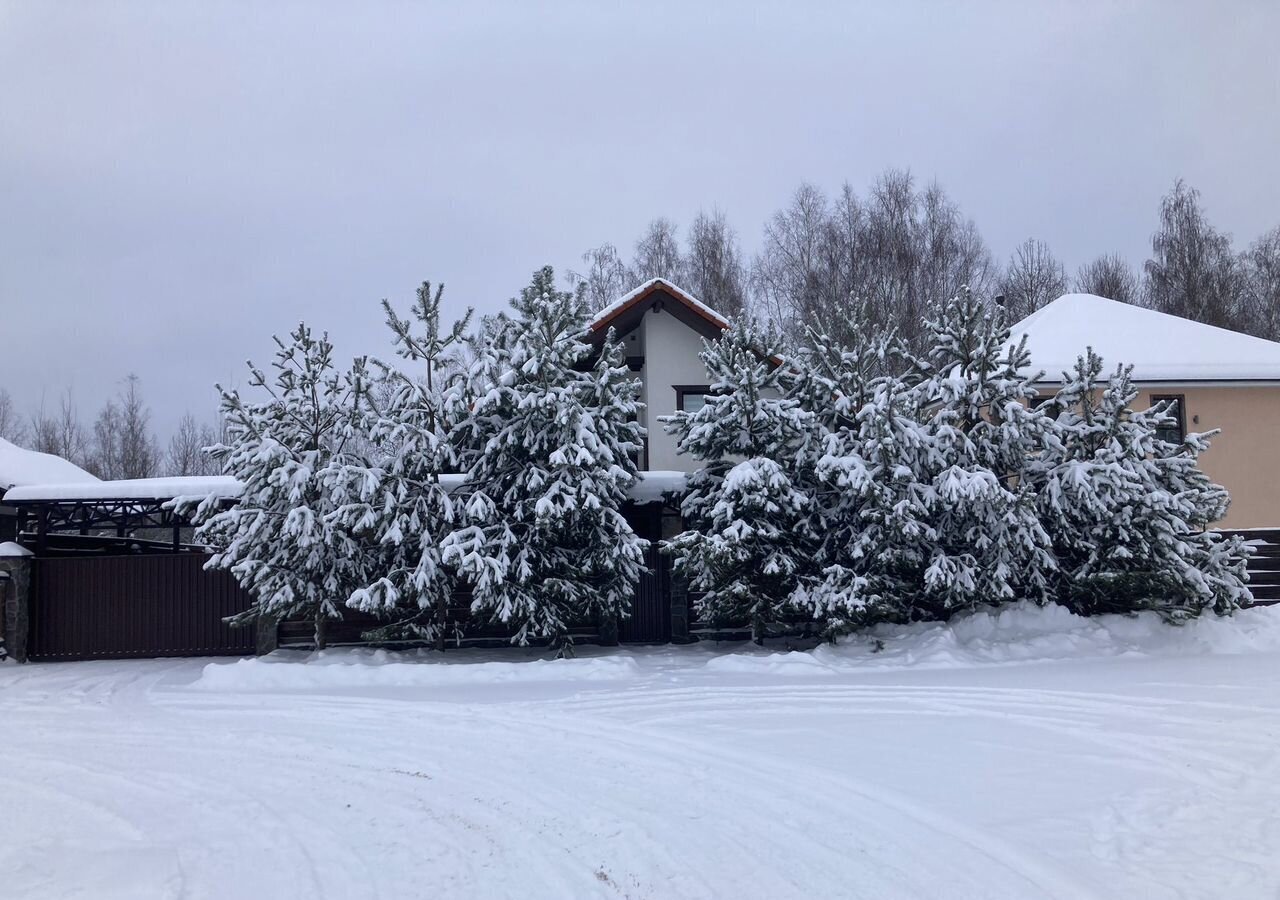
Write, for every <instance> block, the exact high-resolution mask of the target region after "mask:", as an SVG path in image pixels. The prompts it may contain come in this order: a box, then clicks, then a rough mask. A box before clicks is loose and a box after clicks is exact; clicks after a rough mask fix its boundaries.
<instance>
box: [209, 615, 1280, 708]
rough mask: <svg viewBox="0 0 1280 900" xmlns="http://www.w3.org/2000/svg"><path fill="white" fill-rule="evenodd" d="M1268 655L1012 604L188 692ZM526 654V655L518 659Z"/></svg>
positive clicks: (404, 663)
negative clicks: (813, 640) (748, 639)
mask: <svg viewBox="0 0 1280 900" xmlns="http://www.w3.org/2000/svg"><path fill="white" fill-rule="evenodd" d="M1277 650H1280V609H1273V608H1271V607H1259V608H1256V609H1250V610H1243V611H1241V612H1238V613H1236V614H1235V615H1234V616H1231V617H1226V618H1219V617H1217V616H1205V617H1203V618H1200V619H1196V620H1194V621H1192V622H1189V623H1187V624H1185V625H1169V624H1166V623H1165V622H1164V621H1163V620H1162V619H1160V617H1159V616H1157V615H1156V614H1154V613H1140V614H1138V615H1135V616H1119V615H1107V616H1097V617H1094V618H1085V617H1082V616H1077V615H1074V614H1073V613H1071V612H1070V611H1068V610H1067V609H1065V608H1064V607H1061V606H1057V605H1056V604H1050V605H1048V606H1045V607H1038V606H1036V605H1034V604H1031V603H1019V604H1014V605H1012V606H1008V607H1004V608H1001V609H987V610H980V611H978V612H974V613H968V614H965V615H962V616H958V617H957V618H955V619H954V620H952V621H951V622H947V623H938V622H932V623H917V624H914V625H898V626H883V625H882V626H877V627H876V628H873V629H871V630H870V631H868V632H866V633H865V634H862V635H858V636H856V637H851V638H847V639H845V640H843V641H841V642H840V643H838V644H835V645H827V644H824V645H821V646H819V647H817V648H815V649H813V650H811V651H797V652H788V651H785V650H779V649H776V648H767V647H765V648H761V647H754V646H752V645H749V644H723V645H719V646H717V647H712V646H709V645H707V644H700V645H695V646H691V647H669V648H663V649H661V650H659V651H655V650H653V649H649V650H646V651H633V650H629V649H625V648H624V649H617V650H601V649H600V648H592V652H593V653H599V654H602V655H593V656H588V657H584V658H577V659H563V660H550V659H532V660H530V659H524V660H519V659H517V660H512V661H507V660H494V659H492V656H493V655H494V654H497V655H502V654H504V653H511V654H516V653H520V652H521V651H517V650H511V651H501V650H499V651H490V652H489V653H488V654H487V656H488V658H482V659H481V660H480V661H477V657H476V655H475V654H474V653H470V652H462V653H459V652H457V651H449V652H446V653H443V654H441V653H437V652H434V651H429V650H412V651H404V652H394V651H387V650H376V649H371V648H339V649H333V650H326V651H323V652H321V653H309V654H304V653H299V652H296V651H281V652H277V653H275V654H272V655H271V656H266V657H260V658H256V659H255V658H251V659H242V660H238V661H237V662H234V663H230V664H228V663H211V664H209V665H207V666H205V668H204V671H203V673H202V674H201V677H200V678H199V679H197V680H196V681H195V682H194V684H193V685H192V687H194V688H195V689H197V690H206V691H295V690H301V691H307V690H324V689H333V688H339V689H340V688H356V687H424V686H438V687H449V686H461V685H484V684H503V683H513V682H518V683H533V682H574V681H581V682H598V681H618V680H626V679H631V678H638V677H640V676H641V675H643V674H644V671H645V668H646V667H645V665H644V663H645V661H646V660H647V659H651V658H655V657H657V656H661V657H662V658H663V660H664V661H665V662H666V663H668V664H669V663H670V662H671V661H672V659H671V657H672V656H676V657H683V658H684V659H683V661H684V662H686V663H687V665H688V666H689V667H690V668H693V669H698V670H701V671H703V672H705V673H709V674H717V673H745V674H751V673H768V674H791V675H819V676H820V675H823V674H824V673H831V674H835V673H848V672H851V671H858V670H864V671H883V670H891V669H948V668H951V669H958V668H977V667H983V666H998V665H1010V664H1025V663H1035V662H1052V661H1057V660H1067V659H1087V658H1105V657H1118V656H1205V655H1222V654H1238V653H1256V652H1267V651H1277ZM524 652H526V653H527V652H528V651H524Z"/></svg>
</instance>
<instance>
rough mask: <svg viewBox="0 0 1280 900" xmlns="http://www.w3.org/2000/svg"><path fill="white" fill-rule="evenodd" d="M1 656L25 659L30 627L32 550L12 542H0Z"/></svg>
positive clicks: (18, 659) (19, 659) (21, 661)
mask: <svg viewBox="0 0 1280 900" xmlns="http://www.w3.org/2000/svg"><path fill="white" fill-rule="evenodd" d="M0 574H3V575H4V576H5V577H4V579H3V580H2V581H0V620H2V621H0V636H2V637H3V639H4V640H3V642H0V643H3V647H2V648H0V658H3V657H4V656H6V655H7V656H11V657H13V658H14V659H15V660H17V661H18V662H20V663H24V662H26V661H27V637H28V635H29V633H30V628H31V607H30V603H31V551H30V550H27V549H25V548H23V547H20V546H18V545H17V544H14V543H6V544H0Z"/></svg>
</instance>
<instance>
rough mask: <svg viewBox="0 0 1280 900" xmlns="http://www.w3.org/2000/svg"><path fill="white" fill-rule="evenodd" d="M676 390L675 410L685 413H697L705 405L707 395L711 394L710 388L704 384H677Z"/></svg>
mask: <svg viewBox="0 0 1280 900" xmlns="http://www.w3.org/2000/svg"><path fill="white" fill-rule="evenodd" d="M675 389H676V409H682V410H684V411H685V412H697V411H698V410H700V409H702V407H704V406H706V404H707V395H708V394H710V393H711V388H710V386H708V385H705V384H677V385H676V386H675Z"/></svg>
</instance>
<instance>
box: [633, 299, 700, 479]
mask: <svg viewBox="0 0 1280 900" xmlns="http://www.w3.org/2000/svg"><path fill="white" fill-rule="evenodd" d="M640 330H642V331H643V332H644V336H643V338H642V341H643V342H644V344H643V345H644V354H645V359H644V370H643V376H644V381H643V384H644V388H643V391H642V396H641V399H642V400H644V402H645V419H644V424H645V427H646V428H647V429H648V430H649V468H650V469H674V470H676V471H681V472H692V471H693V470H694V469H696V468H697V462H696V461H695V460H694V459H693V458H692V457H690V456H687V455H678V454H677V453H676V441H675V438H674V437H672V436H671V435H669V434H667V433H666V432H665V431H663V430H662V423H661V422H660V421H658V419H659V417H661V416H669V415H671V414H672V413H674V412H675V411H676V391H675V385H677V384H686V385H687V384H706V383H707V378H708V376H707V370H706V367H705V366H703V365H702V360H701V358H700V357H699V356H698V354H699V353H701V352H702V336H701V335H699V334H698V333H697V332H696V331H694V330H693V329H692V328H690V327H689V326H688V325H686V324H684V323H683V322H681V321H680V320H679V319H677V318H675V317H674V316H672V315H671V314H670V313H668V312H661V311H654V310H649V311H648V312H646V313H645V314H644V318H643V319H642V320H641V325H640Z"/></svg>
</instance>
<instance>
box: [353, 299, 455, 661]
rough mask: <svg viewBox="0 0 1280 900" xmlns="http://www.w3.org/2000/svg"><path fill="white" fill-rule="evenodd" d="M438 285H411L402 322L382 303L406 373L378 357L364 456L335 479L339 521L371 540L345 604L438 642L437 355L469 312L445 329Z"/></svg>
mask: <svg viewBox="0 0 1280 900" xmlns="http://www.w3.org/2000/svg"><path fill="white" fill-rule="evenodd" d="M442 293H443V288H442V287H439V288H437V289H436V290H435V291H434V292H433V291H432V289H431V284H430V283H429V282H424V283H423V284H422V286H421V287H420V288H419V289H418V296H417V300H416V302H415V303H414V306H413V309H412V312H411V316H410V318H407V319H401V318H400V317H399V316H398V315H397V314H396V312H395V310H394V309H393V308H392V306H391V304H390V303H389V302H388V301H385V300H384V301H383V308H384V310H385V312H386V317H387V325H388V327H389V328H390V329H391V332H392V334H393V336H394V341H395V348H396V353H397V354H398V355H399V356H400V357H402V358H403V359H404V360H406V361H407V362H408V363H410V364H411V365H412V369H411V370H410V372H405V371H403V370H402V369H400V368H398V367H396V366H394V365H390V364H387V363H378V366H379V368H380V369H381V370H382V379H381V381H380V384H381V386H382V388H383V390H381V391H380V392H378V394H379V396H371V397H369V398H368V402H367V404H366V405H365V407H364V408H363V410H362V416H363V422H362V428H361V430H362V432H363V433H365V434H367V436H368V444H369V446H370V452H369V454H368V458H366V459H354V460H350V461H347V462H345V463H343V464H342V465H341V466H340V467H339V469H338V472H337V474H336V476H335V479H334V482H335V483H334V489H335V491H340V492H341V493H340V495H339V496H337V497H336V498H335V503H337V504H338V505H337V508H336V509H335V511H334V513H333V515H334V516H335V518H336V519H337V521H339V522H340V523H341V524H342V525H344V526H346V527H347V528H350V529H352V530H354V531H358V532H360V533H361V534H367V535H369V536H370V538H371V541H372V548H371V551H370V552H371V561H370V565H369V566H368V572H369V575H370V580H369V581H368V583H366V584H362V585H360V586H359V587H358V588H357V589H356V590H355V591H353V592H352V593H351V595H350V597H349V598H348V599H347V605H349V606H351V607H352V608H354V609H358V610H362V611H364V612H371V613H375V614H378V615H379V616H381V617H383V618H387V619H389V620H390V622H389V624H388V625H387V626H386V627H384V628H382V629H380V630H379V631H377V632H375V636H377V637H382V638H392V637H418V638H426V639H429V640H434V641H436V642H437V646H439V645H440V642H442V641H443V638H444V634H445V631H446V629H447V628H448V627H449V624H450V623H449V622H448V621H447V620H446V614H447V610H448V607H449V599H450V597H451V596H452V594H453V591H454V588H455V586H456V579H455V578H454V575H453V572H452V571H451V570H450V568H449V567H448V566H445V565H444V564H443V562H442V560H441V551H440V542H441V541H442V540H443V539H444V538H445V536H446V535H447V534H448V533H449V531H450V530H451V529H452V527H453V519H454V516H453V504H452V501H451V499H450V497H449V493H448V491H447V490H446V486H445V485H444V484H443V483H442V481H441V476H442V475H448V474H449V473H453V472H455V471H456V470H457V460H456V454H455V453H454V451H453V448H452V446H451V445H450V443H449V435H448V423H447V420H446V415H445V412H446V411H445V409H444V406H443V401H442V394H443V390H442V388H443V385H442V380H443V378H442V376H443V374H445V373H444V372H442V371H441V370H442V368H446V369H447V363H448V362H449V360H448V359H447V358H446V354H447V353H448V352H449V351H450V350H451V349H452V348H455V347H456V346H457V345H458V344H459V342H460V341H462V339H463V337H464V335H465V333H466V329H467V327H468V325H469V323H470V320H471V311H470V310H468V311H467V313H466V314H465V315H464V316H463V317H462V318H461V319H460V320H458V321H456V322H454V323H453V324H452V325H451V326H450V327H449V329H448V331H447V332H443V331H442V329H441V323H440V301H441V296H442Z"/></svg>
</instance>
